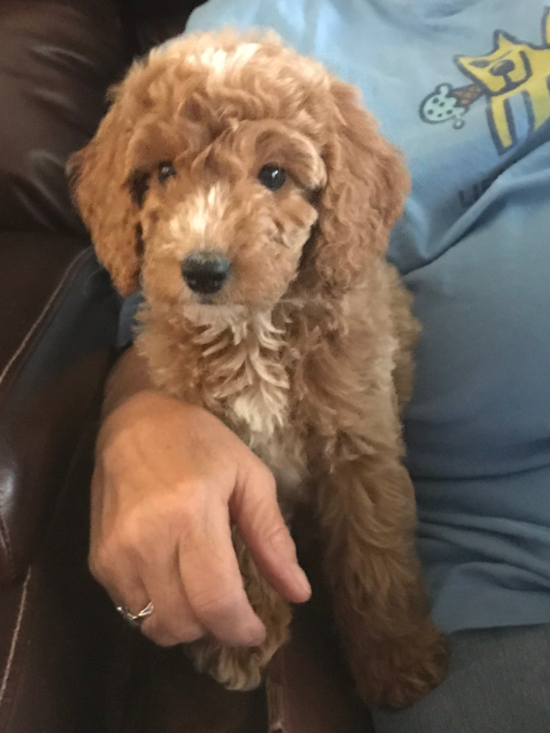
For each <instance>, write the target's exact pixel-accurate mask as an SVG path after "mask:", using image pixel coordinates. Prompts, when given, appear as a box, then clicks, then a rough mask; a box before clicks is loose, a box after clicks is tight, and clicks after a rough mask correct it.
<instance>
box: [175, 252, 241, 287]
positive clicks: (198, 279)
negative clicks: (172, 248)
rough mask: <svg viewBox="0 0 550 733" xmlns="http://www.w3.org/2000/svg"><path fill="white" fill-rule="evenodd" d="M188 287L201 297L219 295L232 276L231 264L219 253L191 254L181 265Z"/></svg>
mask: <svg viewBox="0 0 550 733" xmlns="http://www.w3.org/2000/svg"><path fill="white" fill-rule="evenodd" d="M181 272H182V275H183V279H184V280H185V282H186V283H187V286H188V287H189V288H190V289H191V290H192V291H193V292H194V293H199V294H200V295H213V294H214V293H219V291H220V290H221V289H222V288H223V286H224V285H225V283H226V282H227V280H228V279H229V275H230V274H231V263H230V262H229V260H228V259H227V257H225V256H224V255H221V254H219V253H217V252H191V254H189V255H187V257H186V258H185V259H184V260H183V262H182V263H181Z"/></svg>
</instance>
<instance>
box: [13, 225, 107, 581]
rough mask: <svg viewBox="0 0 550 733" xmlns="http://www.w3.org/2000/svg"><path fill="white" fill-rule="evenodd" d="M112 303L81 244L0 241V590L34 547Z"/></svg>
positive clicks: (91, 384) (98, 370) (101, 373)
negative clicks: (1, 584) (0, 585)
mask: <svg viewBox="0 0 550 733" xmlns="http://www.w3.org/2000/svg"><path fill="white" fill-rule="evenodd" d="M117 310H118V303H117V299H116V296H115V295H114V293H113V291H112V289H111V286H110V282H109V278H108V276H107V274H106V273H105V272H104V271H103V270H102V269H101V268H100V266H99V265H98V263H97V261H96V259H95V257H94V255H93V252H92V250H91V248H88V247H87V246H86V243H85V242H79V241H78V240H74V239H71V238H68V237H61V236H55V235H46V234H29V233H4V234H0V324H1V325H0V328H1V331H0V334H1V335H0V582H8V581H12V580H13V579H14V578H16V577H17V576H19V575H21V574H22V573H23V572H24V571H25V569H26V567H27V565H28V563H29V562H30V560H32V558H33V556H34V554H35V552H36V549H37V547H38V545H39V543H40V540H41V539H42V537H43V534H44V531H45V529H46V527H47V525H48V521H49V519H50V517H51V514H52V511H53V508H54V506H55V501H56V498H57V494H58V492H59V489H60V487H61V485H62V482H63V479H64V477H65V475H66V473H67V470H68V467H69V464H70V461H71V457H72V454H73V451H74V447H75V444H76V441H77V439H78V436H79V432H80V430H81V428H82V425H83V424H84V422H85V419H86V415H87V411H88V409H89V406H90V404H91V403H92V401H93V399H94V397H95V396H97V393H98V391H99V390H100V389H101V386H102V383H103V380H104V378H105V375H106V373H107V369H108V366H109V364H110V353H111V345H112V344H113V343H114V339H115V335H116V326H117Z"/></svg>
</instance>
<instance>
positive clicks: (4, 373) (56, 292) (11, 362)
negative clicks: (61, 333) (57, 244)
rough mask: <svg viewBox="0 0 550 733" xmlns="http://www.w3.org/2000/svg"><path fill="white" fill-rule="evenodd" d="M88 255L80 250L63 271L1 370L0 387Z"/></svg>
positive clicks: (87, 252)
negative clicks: (56, 284) (77, 267)
mask: <svg viewBox="0 0 550 733" xmlns="http://www.w3.org/2000/svg"><path fill="white" fill-rule="evenodd" d="M89 255H90V252H89V250H88V249H84V250H82V252H81V253H80V254H79V255H78V256H77V257H76V258H75V259H74V260H73V261H72V263H71V264H70V265H69V267H68V268H67V269H66V270H65V274H64V275H63V277H62V279H61V282H60V283H59V284H58V286H57V287H56V289H55V290H54V291H53V293H52V294H51V295H50V297H49V299H48V302H47V303H46V305H45V306H44V308H43V309H42V311H41V312H40V315H39V316H38V318H37V319H36V321H35V322H34V323H33V324H32V326H31V327H30V329H29V330H28V332H27V335H26V336H25V337H24V339H23V341H21V343H20V344H19V346H18V348H17V349H16V350H15V353H14V354H13V356H12V357H11V359H10V360H9V361H8V363H7V364H6V366H5V367H4V369H3V370H2V372H0V386H1V385H2V382H3V381H4V379H5V378H6V376H7V375H8V372H9V371H10V369H11V368H12V366H13V365H14V364H15V362H16V361H17V359H18V358H19V357H20V356H21V354H22V352H23V351H24V349H25V346H26V345H27V344H28V343H29V341H30V340H31V338H32V337H33V335H34V333H35V332H36V330H37V329H38V327H39V326H40V324H41V323H42V321H43V320H44V318H45V317H46V315H47V313H48V311H49V310H50V308H51V306H52V303H53V302H54V301H55V299H56V298H57V296H58V295H59V293H60V291H61V289H62V288H63V285H64V284H65V283H66V282H67V280H68V279H69V276H70V274H71V272H72V271H73V270H74V269H75V268H76V266H77V264H79V262H80V260H82V259H84V258H85V256H88V257H89Z"/></svg>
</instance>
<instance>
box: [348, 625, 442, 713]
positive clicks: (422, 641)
mask: <svg viewBox="0 0 550 733" xmlns="http://www.w3.org/2000/svg"><path fill="white" fill-rule="evenodd" d="M352 669H353V672H354V677H355V681H356V684H357V690H358V692H359V694H360V695H361V697H362V698H363V699H364V700H366V701H367V702H369V703H370V704H372V705H374V706H375V707H381V708H386V707H388V708H397V709H399V708H405V707H408V706H409V705H412V704H413V703H415V702H418V700H420V699H422V698H423V697H424V696H425V695H427V694H428V693H429V692H430V691H431V690H433V689H434V688H435V687H437V685H439V683H440V682H442V680H443V678H444V677H445V672H446V669H447V644H446V641H445V637H444V636H443V634H442V633H441V632H440V631H439V630H438V629H437V628H436V627H435V626H434V625H433V624H432V622H431V620H429V619H427V620H426V621H425V622H424V623H423V624H422V625H421V626H417V627H415V628H414V630H413V631H412V632H411V633H409V634H407V635H406V636H400V637H396V638H389V639H380V641H379V642H378V643H377V644H376V645H373V646H371V648H370V650H369V652H368V653H367V655H366V658H365V659H364V661H363V662H362V663H361V661H359V660H358V659H357V658H355V659H354V660H352Z"/></svg>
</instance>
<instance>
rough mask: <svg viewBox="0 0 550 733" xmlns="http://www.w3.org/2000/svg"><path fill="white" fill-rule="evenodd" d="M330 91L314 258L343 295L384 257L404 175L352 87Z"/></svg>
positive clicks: (334, 84) (324, 279) (399, 204)
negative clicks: (372, 263)
mask: <svg viewBox="0 0 550 733" xmlns="http://www.w3.org/2000/svg"><path fill="white" fill-rule="evenodd" d="M331 92H332V95H331V96H332V99H331V103H330V106H331V107H332V110H331V112H329V114H331V115H332V116H333V122H332V125H333V127H332V129H333V135H332V138H331V140H330V141H329V142H328V144H327V149H326V151H325V153H324V159H325V165H326V168H327V184H326V186H325V188H324V189H323V191H322V193H321V196H320V201H319V223H318V235H317V238H316V242H315V247H314V259H315V269H316V273H317V276H318V278H319V279H320V280H321V281H322V282H324V283H326V284H327V285H328V286H329V287H331V288H333V289H337V290H339V291H342V290H344V291H345V290H347V289H348V288H349V287H350V286H352V285H353V284H354V283H355V282H356V281H357V279H358V278H359V277H360V276H361V273H362V272H363V270H364V268H365V266H366V265H368V262H369V260H370V261H372V259H373V258H376V257H382V256H383V255H384V254H385V252H386V248H387V243H388V238H389V234H390V231H391V229H392V227H393V225H394V224H395V222H396V221H397V219H398V218H399V216H400V215H401V213H402V210H403V205H404V202H405V199H406V196H407V193H408V191H409V177H408V174H407V172H406V169H405V166H404V164H403V162H402V161H401V159H400V157H399V155H398V153H397V151H396V150H395V149H394V148H393V147H392V146H391V145H390V144H389V143H388V142H387V141H386V140H384V139H383V138H382V136H381V135H380V133H379V132H378V130H377V126H376V123H375V121H374V119H373V118H372V117H371V116H370V114H369V113H368V112H366V110H364V109H363V108H362V107H361V106H360V104H359V102H358V101H357V93H356V91H355V89H354V88H353V87H351V86H349V85H348V84H344V83H343V82H340V81H337V80H334V81H333V82H332V85H331Z"/></svg>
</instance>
